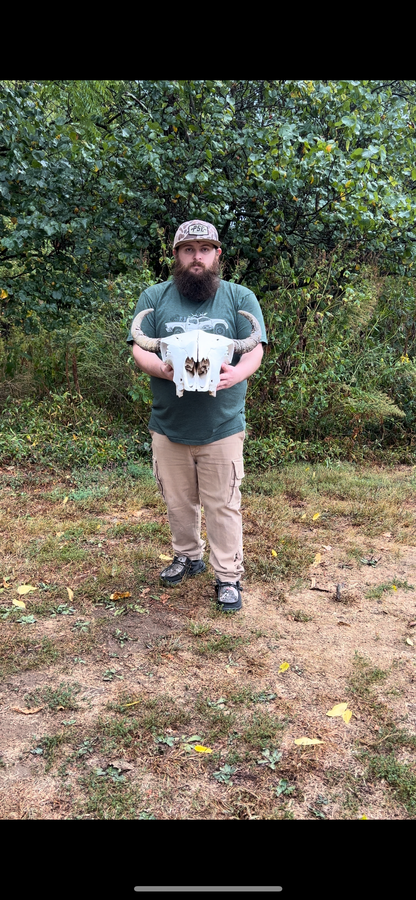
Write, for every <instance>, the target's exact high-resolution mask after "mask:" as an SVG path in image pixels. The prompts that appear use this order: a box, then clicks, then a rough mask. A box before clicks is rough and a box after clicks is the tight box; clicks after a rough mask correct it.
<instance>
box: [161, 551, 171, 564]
mask: <svg viewBox="0 0 416 900" xmlns="http://www.w3.org/2000/svg"><path fill="white" fill-rule="evenodd" d="M159 559H163V561H164V562H170V561H171V560H172V559H173V556H165V554H164V553H161V554H160V556H159Z"/></svg>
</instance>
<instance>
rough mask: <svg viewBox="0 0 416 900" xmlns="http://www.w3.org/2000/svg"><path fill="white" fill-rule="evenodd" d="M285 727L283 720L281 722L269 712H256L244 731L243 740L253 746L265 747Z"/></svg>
mask: <svg viewBox="0 0 416 900" xmlns="http://www.w3.org/2000/svg"><path fill="white" fill-rule="evenodd" d="M282 728H283V724H282V722H279V720H278V719H276V718H275V717H274V716H271V715H269V713H265V712H264V713H256V714H255V715H254V716H253V718H252V721H251V724H250V725H248V726H247V728H246V729H245V731H243V732H242V735H241V736H242V738H243V740H244V741H245V742H246V743H247V744H249V745H251V746H252V747H255V748H259V749H263V748H264V747H265V745H266V744H270V743H271V742H272V741H274V740H275V738H276V735H277V734H278V732H279V731H281V730H282Z"/></svg>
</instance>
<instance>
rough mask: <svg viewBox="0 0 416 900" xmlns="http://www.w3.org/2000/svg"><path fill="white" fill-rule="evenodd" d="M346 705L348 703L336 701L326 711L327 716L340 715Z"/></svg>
mask: <svg viewBox="0 0 416 900" xmlns="http://www.w3.org/2000/svg"><path fill="white" fill-rule="evenodd" d="M347 706H348V703H338V704H337V705H336V706H333V707H332V709H330V710H329V711H328V712H327V716H342V713H343V712H345V710H346V709H347Z"/></svg>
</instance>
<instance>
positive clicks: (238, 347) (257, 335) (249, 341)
mask: <svg viewBox="0 0 416 900" xmlns="http://www.w3.org/2000/svg"><path fill="white" fill-rule="evenodd" d="M238 312H239V313H240V316H245V317H246V319H248V320H249V321H250V322H251V334H250V335H249V337H247V338H244V340H242V341H234V353H240V354H242V353H249V352H250V350H254V348H255V347H256V346H257V344H259V343H260V341H261V328H260V325H259V323H258V321H257V319H256V317H255V316H252V315H251V313H249V312H245V310H243V309H239V310H238Z"/></svg>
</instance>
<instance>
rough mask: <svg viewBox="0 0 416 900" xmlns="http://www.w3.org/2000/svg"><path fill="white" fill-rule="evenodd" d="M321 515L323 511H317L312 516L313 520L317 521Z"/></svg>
mask: <svg viewBox="0 0 416 900" xmlns="http://www.w3.org/2000/svg"><path fill="white" fill-rule="evenodd" d="M320 515H321V513H315V515H314V516H312V521H313V522H316V520H317V519H319V516H320Z"/></svg>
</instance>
